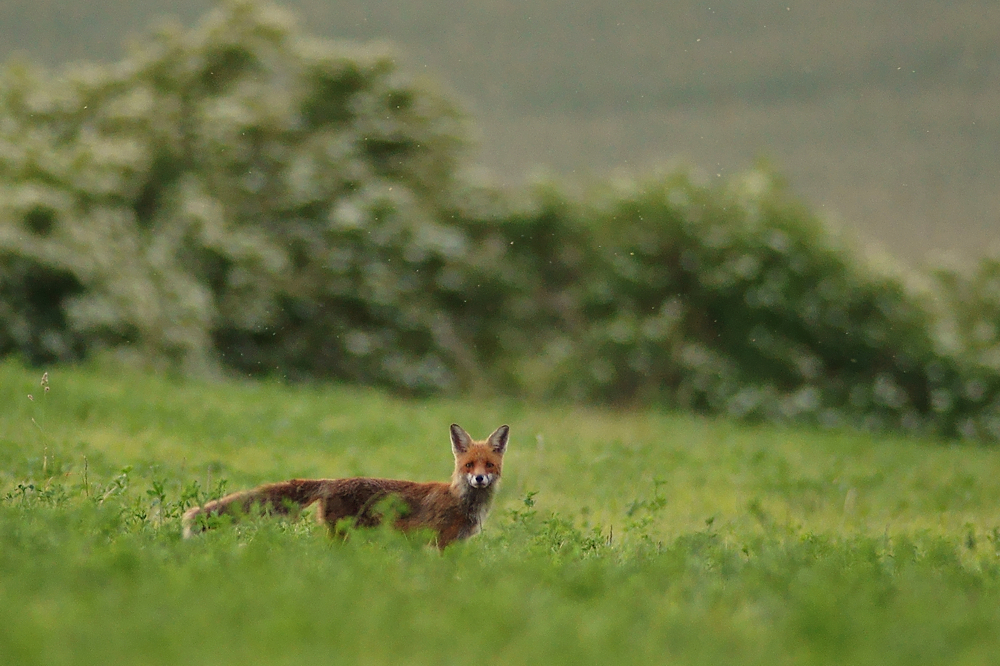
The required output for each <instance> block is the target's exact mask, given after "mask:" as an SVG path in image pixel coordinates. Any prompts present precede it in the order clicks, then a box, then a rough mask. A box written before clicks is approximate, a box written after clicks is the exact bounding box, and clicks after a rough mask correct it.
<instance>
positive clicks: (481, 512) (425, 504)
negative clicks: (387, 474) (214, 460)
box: [182, 424, 510, 550]
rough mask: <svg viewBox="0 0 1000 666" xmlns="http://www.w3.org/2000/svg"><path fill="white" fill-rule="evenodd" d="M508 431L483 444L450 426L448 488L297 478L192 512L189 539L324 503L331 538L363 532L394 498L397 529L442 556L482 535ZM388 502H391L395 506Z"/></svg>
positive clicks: (186, 522)
mask: <svg viewBox="0 0 1000 666" xmlns="http://www.w3.org/2000/svg"><path fill="white" fill-rule="evenodd" d="M509 433H510V428H508V427H507V426H506V425H502V426H500V427H499V428H497V429H496V430H495V431H494V432H493V434H491V435H490V436H489V437H488V438H487V439H486V440H485V441H482V442H476V441H473V440H472V438H471V437H469V434H468V433H467V432H465V431H464V430H462V428H461V427H459V426H458V425H455V424H452V425H451V450H452V453H454V454H455V472H454V473H453V474H452V476H451V483H450V484H448V483H438V482H430V483H419V482H416V481H399V480H394V479H370V478H363V477H362V478H350V479H292V480H290V481H282V482H281V483H270V484H266V485H263V486H258V487H257V488H254V489H253V490H247V491H243V492H238V493H232V494H231V495H226V496H225V497H223V498H221V499H218V500H215V501H212V502H208V503H207V504H205V505H204V506H200V507H194V508H192V509H189V510H188V511H187V512H186V513H185V514H184V518H183V520H182V525H183V528H184V537H185V538H189V537H191V536H192V535H193V533H194V532H195V531H196V530H198V531H200V530H202V529H204V528H205V521H204V520H199V517H200V516H209V515H218V514H229V515H235V516H239V515H240V514H243V513H248V512H249V511H251V510H254V509H256V510H260V511H264V512H266V513H271V514H282V515H286V514H289V513H292V514H295V513H297V512H298V511H300V510H301V509H303V508H305V507H307V506H309V505H310V504H313V503H314V502H319V510H318V511H317V512H316V517H317V520H319V521H320V522H325V523H326V525H327V527H328V528H329V529H330V532H331V534H338V533H339V532H340V530H341V528H342V525H341V526H338V521H341V520H342V519H345V518H353V520H354V524H355V525H357V526H360V527H374V526H376V525H378V524H379V523H381V521H382V515H381V513H380V511H379V505H380V504H381V503H382V502H383V501H385V500H387V499H389V498H396V499H397V500H398V507H399V508H400V512H399V514H398V517H397V518H396V522H395V524H394V525H395V527H396V528H397V529H400V530H402V531H404V532H405V531H409V530H415V529H429V530H431V531H433V532H434V534H435V543H436V544H437V546H438V548H441V549H442V550H443V549H444V548H445V546H447V545H448V544H450V543H452V542H454V541H456V540H459V539H466V538H468V537H470V536H472V535H474V534H476V533H477V532H479V530H480V527H481V525H482V522H483V518H484V517H485V516H486V512H487V510H488V509H489V506H490V502H491V501H492V500H493V493H494V491H495V490H496V487H497V484H498V482H499V481H500V469H501V466H502V464H503V454H504V452H505V451H506V450H507V438H508V435H509ZM390 501H391V500H390Z"/></svg>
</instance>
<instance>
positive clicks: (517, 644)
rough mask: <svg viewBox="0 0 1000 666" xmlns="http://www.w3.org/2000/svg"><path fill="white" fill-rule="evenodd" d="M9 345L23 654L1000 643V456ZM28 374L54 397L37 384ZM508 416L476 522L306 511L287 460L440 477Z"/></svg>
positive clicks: (421, 654)
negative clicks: (192, 523)
mask: <svg viewBox="0 0 1000 666" xmlns="http://www.w3.org/2000/svg"><path fill="white" fill-rule="evenodd" d="M40 379H41V377H40V373H37V372H34V371H25V370H23V369H21V368H19V367H18V366H16V365H12V364H6V365H0V405H3V408H2V409H0V626H2V627H3V631H0V663H3V664H98V663H101V664H104V663H142V664H179V663H184V664H249V663H254V664H293V663H294V664H300V663H302V662H303V660H305V659H313V660H319V663H344V664H392V663H400V664H404V663H405V664H424V663H427V664H473V663H475V664H481V663H497V664H501V663H546V664H586V663H592V664H610V663H614V664H632V663H635V664H652V663H655V664H662V663H680V664H725V663H739V664H792V663H795V664H801V663H806V664H810V663H816V664H844V663H855V664H866V663H871V664H935V663H942V664H943V663H947V664H965V663H968V664H981V663H995V662H998V661H1000V657H998V656H997V655H1000V603H998V602H1000V514H998V510H997V509H998V507H1000V451H996V450H993V449H981V448H972V447H967V446H961V447H959V446H951V445H947V444H942V443H935V442H922V441H916V440H912V439H901V438H899V439H894V438H873V437H871V436H867V435H862V434H845V433H834V434H831V433H826V432H820V431H809V430H787V429H778V428H771V427H758V428H748V427H743V426H737V425H734V424H732V423H728V422H724V421H706V420H702V419H697V418H693V417H689V416H678V415H667V414H660V413H655V412H649V411H644V412H630V413H622V412H609V411H599V410H585V409H579V408H558V407H539V406H534V405H525V404H519V403H512V402H500V401H492V402H491V401H472V400H432V401H421V402H413V401H406V400H400V399H397V398H392V397H388V396H385V395H382V394H379V393H375V392H370V391H361V390H357V389H347V388H339V387H328V386H322V387H297V388H287V387H283V386H280V385H278V384H267V383H237V382H226V383H207V382H205V383H201V382H188V381H184V382H179V381H171V380H167V379H163V378H157V377H152V376H149V375H140V374H134V375H133V374H128V373H110V372H107V371H104V372H101V371H95V370H69V369H57V370H55V371H53V372H51V373H50V374H49V377H48V380H49V386H50V388H51V390H50V391H48V392H44V390H43V387H42V386H40ZM28 394H31V395H32V398H33V399H32V400H29V399H28V397H27V396H28ZM453 421H455V422H458V423H460V424H461V425H462V426H464V427H465V428H466V429H467V430H469V431H470V433H472V434H473V435H474V436H477V437H482V436H485V435H486V434H488V433H489V432H490V431H491V430H492V429H493V428H495V427H496V426H498V425H500V423H503V422H506V423H509V424H510V425H511V445H510V449H509V453H508V456H507V460H506V464H505V477H504V485H503V486H502V488H501V490H500V496H499V500H498V503H497V505H496V506H495V507H494V511H493V513H492V515H491V516H490V518H489V519H488V521H487V524H486V529H485V531H484V533H483V534H482V535H480V536H479V537H476V538H475V539H472V540H470V541H468V542H466V543H463V544H458V545H456V546H454V547H452V548H449V549H448V550H447V551H445V553H444V554H439V553H438V552H437V551H435V550H433V549H431V548H428V547H426V546H424V545H423V544H422V543H420V542H419V541H418V540H415V539H414V540H407V539H405V538H403V537H402V536H400V535H397V534H393V533H391V532H383V531H376V532H369V533H359V534H357V535H355V537H353V538H352V539H350V540H349V541H348V542H346V543H341V542H339V541H331V540H330V539H329V538H328V537H327V536H326V534H325V532H324V531H323V530H321V529H319V528H317V527H316V526H314V525H313V523H312V521H309V520H305V521H300V522H298V523H285V522H281V521H249V522H245V523H242V524H240V525H238V526H234V527H230V528H223V529H219V530H216V531H213V532H210V533H208V534H206V535H204V536H202V537H200V538H197V539H194V540H192V541H189V542H185V541H182V540H181V539H180V537H179V532H180V530H179V514H180V512H181V511H182V509H183V508H184V507H185V506H188V505H190V504H191V503H192V502H195V501H202V500H204V499H205V498H207V497H211V496H214V495H218V494H220V493H221V492H223V490H226V491H229V490H233V489H236V488H242V487H246V486H250V485H253V484H256V483H258V482H262V481H268V480H280V479H283V478H286V477H291V476H347V475H357V474H365V475H378V476H391V477H401V478H412V479H417V480H427V479H444V478H447V476H448V475H449V474H450V472H451V457H450V451H449V447H448V439H447V426H448V424H449V423H451V422H453Z"/></svg>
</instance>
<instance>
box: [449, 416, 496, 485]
mask: <svg viewBox="0 0 1000 666" xmlns="http://www.w3.org/2000/svg"><path fill="white" fill-rule="evenodd" d="M509 433H510V428H509V427H507V426H506V425H502V426H500V427H499V428H497V429H496V430H494V431H493V434H492V435H490V436H489V437H488V438H487V439H486V441H484V442H475V441H473V440H472V438H471V437H469V433H467V432H465V431H464V430H462V428H461V427H460V426H458V425H456V424H454V423H453V424H451V451H452V453H454V454H455V479H454V480H455V481H456V482H457V483H459V484H461V485H462V486H464V487H466V488H473V489H478V490H481V489H485V488H489V487H491V486H492V485H494V484H495V483H496V482H497V481H499V480H500V468H501V467H502V465H503V454H504V451H506V450H507V436H508V435H509Z"/></svg>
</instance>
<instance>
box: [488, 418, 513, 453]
mask: <svg viewBox="0 0 1000 666" xmlns="http://www.w3.org/2000/svg"><path fill="white" fill-rule="evenodd" d="M509 434H510V427H509V426H506V425H502V426H500V427H499V428H497V429H496V430H494V431H493V434H492V435H490V438H489V439H488V440H487V443H488V444H489V445H490V446H491V447H493V450H494V451H496V452H497V453H499V454H500V455H503V452H504V451H506V450H507V436H508V435H509Z"/></svg>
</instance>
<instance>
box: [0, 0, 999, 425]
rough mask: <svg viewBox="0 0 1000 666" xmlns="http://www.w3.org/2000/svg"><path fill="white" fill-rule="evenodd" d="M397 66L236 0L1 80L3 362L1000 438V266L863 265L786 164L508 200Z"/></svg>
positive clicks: (383, 55) (556, 189)
mask: <svg viewBox="0 0 1000 666" xmlns="http://www.w3.org/2000/svg"><path fill="white" fill-rule="evenodd" d="M466 136H467V127H466V121H465V119H464V117H463V115H462V113H461V111H460V110H459V108H458V107H457V105H456V104H455V103H454V102H452V101H450V99H449V98H448V97H447V96H446V95H444V94H442V93H441V92H440V91H439V90H437V89H436V88H435V86H434V85H433V84H432V83H430V82H427V81H423V80H418V79H415V78H413V77H411V76H408V75H407V74H405V73H404V72H402V71H401V70H399V69H398V68H397V66H396V61H395V58H394V56H393V55H392V53H391V52H389V51H387V50H385V49H380V48H377V47H370V48H357V47H352V46H346V45H340V44H335V43H331V42H326V41H319V40H315V39H311V38H308V37H306V36H304V35H303V34H302V33H301V32H300V31H299V30H298V29H297V28H296V26H295V24H294V22H293V21H292V20H291V19H290V18H289V16H288V15H287V14H285V13H283V12H281V11H279V10H277V9H275V8H274V7H271V6H269V5H261V4H257V3H254V2H250V1H248V0H229V1H228V2H224V3H222V4H221V5H220V7H219V8H218V9H217V10H216V11H215V12H213V13H212V14H210V15H209V16H207V17H206V18H205V19H204V21H203V22H202V23H201V24H200V25H199V26H197V27H196V28H195V29H193V30H190V31H184V30H182V29H180V28H176V27H174V28H171V27H167V28H163V29H161V30H160V31H158V32H156V33H155V34H153V35H151V36H150V37H149V39H148V40H146V41H145V42H143V43H141V44H139V45H138V46H136V47H135V48H134V50H133V52H132V53H131V55H130V56H129V57H128V58H127V59H126V60H124V61H122V62H120V63H117V64H114V65H105V66H97V65H77V66H73V67H70V68H67V69H66V70H64V71H62V72H59V73H58V74H56V75H52V74H49V73H46V72H43V71H41V70H38V69H35V68H33V67H31V66H29V65H27V64H24V63H17V62H14V63H8V64H7V65H6V67H5V68H4V70H3V72H2V76H0V354H19V355H21V356H23V357H24V358H26V359H28V360H29V361H30V362H33V363H48V362H52V361H59V360H72V359H79V358H82V357H85V356H88V355H92V354H94V353H95V352H99V351H101V350H113V351H114V352H115V353H121V354H129V355H131V356H132V357H134V359H135V360H138V361H141V362H143V363H145V364H147V365H150V366H154V367H161V368H168V369H172V370H175V371H179V372H202V373H203V372H211V371H213V370H216V369H219V368H229V369H232V370H236V371H239V372H242V373H249V374H256V375H267V374H275V375H282V376H287V377H291V378H308V377H320V378H336V379H339V380H344V381H354V382H362V383H366V384H378V385H383V386H388V387H392V388H394V389H397V390H402V391H406V392H411V393H427V392H436V391H484V392H490V393H509V394H517V395H527V396H533V397H538V398H545V399H571V400H587V401H595V402H607V403H614V404H636V403H641V404H659V405H664V406H667V407H671V408H685V409H694V410H698V411H702V412H705V413H722V414H729V415H732V416H735V417H740V418H749V419H768V420H774V419H777V420H804V421H809V422H816V423H821V424H828V425H837V424H854V425H859V426H862V427H868V428H873V429H879V428H904V429H908V430H912V431H914V432H926V433H933V434H936V435H942V436H946V437H956V436H958V437H968V438H976V439H1000V342H998V337H1000V333H998V331H1000V263H998V262H997V261H986V262H983V263H982V264H981V265H980V266H979V267H978V268H976V269H975V270H974V271H971V272H963V271H961V270H958V269H953V268H936V269H935V270H934V271H931V272H930V273H928V275H926V276H922V279H921V280H920V281H919V282H917V281H914V276H910V275H906V274H904V273H903V272H901V271H898V270H893V269H891V268H886V267H877V266H874V265H872V264H871V263H870V262H868V261H866V260H863V259H862V258H861V257H860V256H859V255H858V254H857V253H856V252H854V251H852V250H851V249H850V247H849V246H847V245H846V244H844V243H843V242H841V241H840V240H839V239H838V238H837V237H836V236H834V235H833V234H831V233H830V231H829V230H827V229H826V228H825V227H824V226H823V225H821V224H820V223H819V222H818V221H817V220H816V219H815V217H814V216H813V215H811V214H810V213H809V212H808V211H805V210H803V209H802V208H801V207H798V206H797V205H796V204H795V203H794V202H791V201H790V200H789V198H788V197H787V196H786V195H785V194H784V193H783V191H782V189H781V188H780V187H779V186H777V185H776V183H775V180H774V179H773V178H772V177H771V176H770V175H769V174H767V173H766V172H764V171H759V170H755V171H751V172H749V173H748V174H745V175H743V176H740V177H738V178H735V179H733V180H731V181H730V182H728V183H727V184H725V185H723V186H716V187H713V186H708V185H706V184H702V183H699V182H698V181H697V179H695V178H693V177H692V176H691V175H690V174H688V173H686V172H684V171H682V170H675V171H671V172H663V173H656V174H652V175H650V176H648V177H645V178H609V179H608V180H607V182H603V183H598V184H596V185H594V186H592V187H590V188H589V189H587V190H586V191H581V192H573V193H570V192H569V191H568V190H567V189H566V188H565V187H562V186H560V185H559V184H557V183H553V182H548V181H544V180H540V181H538V182H536V183H534V184H533V185H531V186H530V187H528V188H526V189H525V190H524V191H521V192H515V193H510V192H502V191H499V190H495V189H492V188H491V187H490V186H489V185H488V184H485V183H482V182H480V181H479V180H477V179H476V178H475V177H474V176H473V175H472V173H473V172H472V171H470V170H468V169H467V168H466V166H467V163H466V160H465V155H464V154H463V147H464V145H465V143H466V140H465V139H466Z"/></svg>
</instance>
